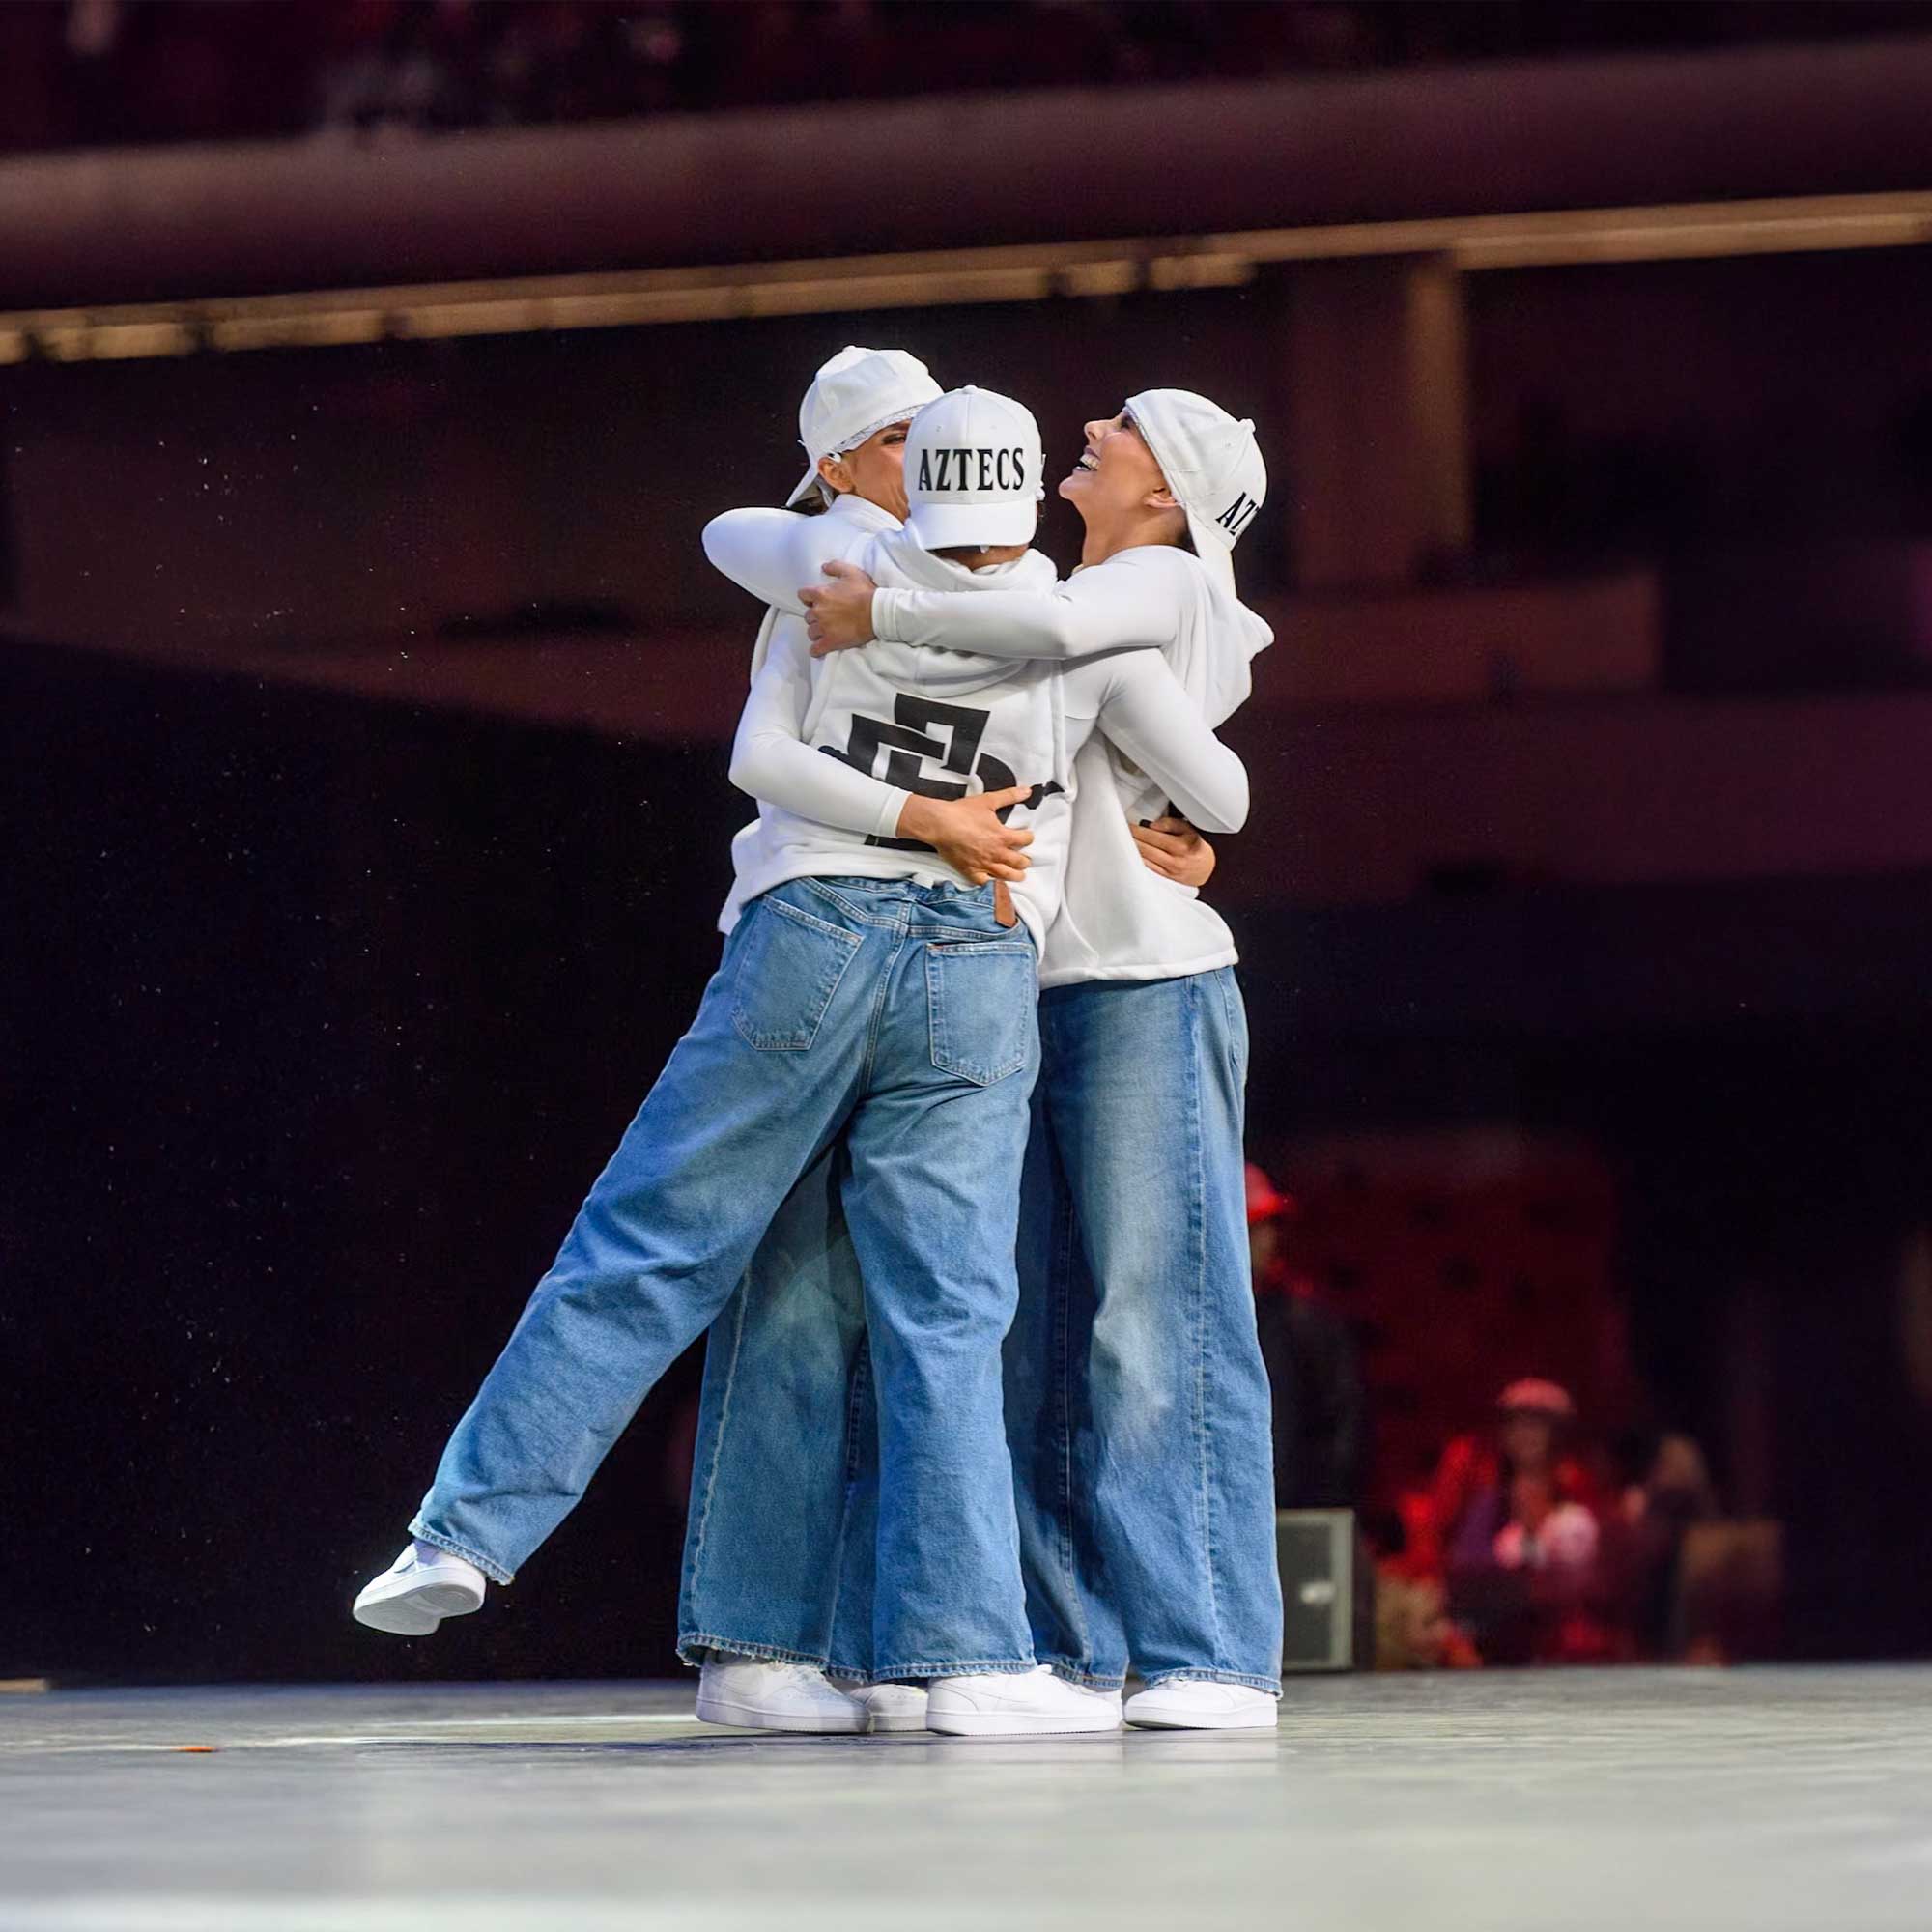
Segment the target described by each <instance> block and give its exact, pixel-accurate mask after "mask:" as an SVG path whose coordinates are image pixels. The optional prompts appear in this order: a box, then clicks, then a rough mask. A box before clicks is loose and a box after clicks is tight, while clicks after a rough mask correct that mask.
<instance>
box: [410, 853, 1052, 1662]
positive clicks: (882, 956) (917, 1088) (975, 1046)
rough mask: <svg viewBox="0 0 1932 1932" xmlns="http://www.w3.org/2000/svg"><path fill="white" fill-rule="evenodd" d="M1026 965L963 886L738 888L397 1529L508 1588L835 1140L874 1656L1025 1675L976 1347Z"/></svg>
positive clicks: (995, 1415) (1016, 1101)
mask: <svg viewBox="0 0 1932 1932" xmlns="http://www.w3.org/2000/svg"><path fill="white" fill-rule="evenodd" d="M1035 974H1036V960H1035V955H1034V948H1033V944H1032V942H1031V940H1030V939H1029V938H1028V937H1027V935H1026V933H1025V931H1024V929H1023V928H1020V927H1013V928H1010V929H1009V928H1006V927H1003V926H1001V925H999V924H998V923H997V922H996V921H995V919H994V915H993V909H992V894H991V891H990V889H983V888H982V889H980V890H979V891H977V892H973V891H967V890H965V889H963V888H958V887H952V886H934V887H921V886H915V885H912V884H910V883H904V882H891V881H888V882H883V883H882V882H880V881H878V880H867V879H798V880H793V881H791V882H790V883H789V884H786V885H783V886H780V887H778V888H776V889H775V890H773V891H772V892H769V893H767V894H765V895H763V896H762V897H760V898H758V899H756V900H754V901H753V904H752V906H751V907H749V908H748V909H747V911H746V913H745V916H744V918H743V919H742V920H741V921H740V923H739V924H738V925H737V927H736V928H735V929H734V930H733V932H732V934H731V937H730V939H729V940H728V942H727V943H726V945H725V957H724V961H723V963H722V965H721V966H720V968H719V970H718V972H717V974H716V975H715V976H714V977H713V979H712V981H711V984H710V985H709V986H708V987H707V988H706V990H705V994H704V999H703V1002H702V1004H701V1005H700V1006H699V1008H698V1012H697V1017H696V1021H695V1022H694V1023H693V1025H692V1028H691V1031H690V1032H689V1033H687V1034H686V1035H685V1037H683V1039H681V1040H680V1041H679V1042H678V1044H677V1046H676V1047H675V1048H674V1049H673V1051H672V1053H671V1056H670V1059H669V1060H668V1062H667V1063H666V1065H665V1068H664V1071H663V1073H662V1074H661V1075H660V1076H659V1078H658V1082H657V1085H656V1086H655V1087H654V1088H653V1089H652V1090H651V1093H650V1094H649V1096H648V1097H647V1098H646V1099H645V1101H644V1104H643V1106H642V1107H641V1108H640V1109H639V1113H638V1116H637V1118H636V1119H635V1120H634V1121H633V1122H631V1125H630V1127H629V1129H628V1130H627V1132H626V1133H625V1135H624V1138H623V1141H622V1142H621V1144H620V1145H619V1147H618V1149H617V1151H616V1153H615V1154H614V1155H613V1156H612V1157H611V1163H610V1165H609V1166H608V1167H607V1168H606V1169H605V1171H604V1173H603V1174H602V1176H600V1177H599V1179H598V1180H597V1183H596V1185H595V1186H594V1187H593V1188H592V1189H591V1191H590V1195H589V1197H588V1199H586V1200H585V1202H584V1204H583V1206H582V1209H581V1210H580V1211H579V1213H578V1216H577V1220H576V1222H575V1224H574V1225H573V1227H572V1228H571V1230H570V1233H569V1235H568V1236H566V1238H565V1240H564V1243H563V1246H562V1248H561V1250H560V1251H559V1253H558V1255H557V1258H556V1261H555V1262H554V1264H553V1265H552V1267H551V1270H550V1272H549V1273H548V1274H546V1275H545V1277H544V1278H543V1280H542V1281H541V1282H540V1283H539V1284H538V1285H537V1289H536V1292H535V1293H534V1294H532V1296H531V1297H530V1301H529V1304H528V1306H527V1307H526V1309H525V1311H524V1315H523V1319H522V1321H520V1322H519V1323H518V1325H517V1328H516V1331H515V1332H514V1333H513V1334H512V1335H511V1337H510V1340H509V1342H508V1344H507V1345H506V1346H505V1348H504V1350H503V1352H502V1354H501V1355H500V1356H498V1358H497V1363H496V1366H495V1367H494V1368H493V1369H492V1370H491V1371H490V1374H489V1376H488V1377H487V1378H485V1380H484V1383H483V1386H482V1389H481V1390H480V1391H479V1393H478V1394H477V1397H476V1400H475V1402H474V1403H473V1404H472V1405H471V1406H470V1408H469V1413H468V1414H467V1415H465V1416H464V1418H463V1420H462V1422H461V1423H460V1424H458V1426H457V1429H456V1433H455V1434H454V1435H452V1436H451V1438H450V1441H449V1445H448V1447H447V1448H446V1449H445V1450H444V1452H443V1456H442V1462H441V1464H440V1467H439V1468H438V1470H437V1475H436V1481H435V1484H434V1485H433V1487H432V1488H431V1490H430V1492H429V1494H428V1495H427V1496H426V1497H424V1499H423V1506H422V1510H421V1513H420V1514H419V1515H418V1516H417V1518H416V1520H415V1521H414V1522H413V1523H412V1525H411V1527H412V1532H413V1533H414V1534H415V1535H417V1536H419V1537H421V1538H422V1539H423V1540H424V1541H425V1542H428V1543H433V1544H436V1545H438V1546H439V1547H440V1548H445V1549H450V1550H454V1551H455V1552H457V1553H458V1554H459V1555H463V1556H467V1557H468V1558H469V1560H470V1561H471V1562H472V1563H475V1564H476V1565H477V1566H478V1568H480V1569H481V1570H482V1571H483V1572H484V1574H485V1575H486V1576H489V1577H494V1578H496V1579H497V1581H498V1582H507V1581H509V1580H510V1578H511V1577H512V1576H513V1575H514V1573H515V1572H516V1570H517V1569H518V1567H519V1566H520V1565H521V1564H522V1562H523V1560H524V1559H525V1557H526V1556H527V1555H528V1554H529V1553H530V1552H531V1551H532V1550H533V1549H535V1548H536V1547H537V1546H538V1545H539V1544H540V1543H542V1541H543V1540H544V1538H545V1537H546V1536H548V1535H549V1534H550V1532H551V1531H552V1530H553V1529H554V1528H555V1527H556V1525H557V1524H558V1523H559V1522H560V1521H561V1520H563V1518H564V1516H565V1515H566V1514H567V1513H568V1512H569V1510H570V1509H571V1507H572V1506H573V1505H574V1504H575V1503H576V1501H577V1499H578V1497H579V1496H581V1495H582V1492H583V1490H584V1488H585V1486H586V1485H587V1484H588V1483H589V1481H590V1478H591V1476H592V1475H593V1474H594V1473H595V1471H596V1469H597V1466H598V1464H599V1463H601V1462H602V1460H603V1458H604V1456H605V1453H606V1452H607V1451H608V1450H609V1449H610V1447H611V1443H612V1442H613V1441H615V1439H616V1438H617V1436H618V1435H619V1434H620V1433H621V1432H622V1430H623V1429H624V1427H625V1425H626V1424H627V1423H628V1422H629V1421H630V1419H631V1416H632V1415H633V1413H634V1412H635V1411H636V1409H637V1406H638V1404H639V1402H640V1401H641V1400H642V1398H643V1396H644V1394H645V1393H646V1391H647V1390H648V1389H649V1388H650V1387H651V1385H652V1384H653V1383H654V1382H655V1381H656V1380H657V1378H659V1377H660V1376H661V1375H662V1374H663V1373H664V1371H665V1369H666V1368H667V1367H668V1365H669V1364H670V1362H671V1361H672V1360H674V1359H675V1357H676V1356H677V1355H678V1354H679V1353H680V1352H681V1351H682V1350H684V1349H685V1348H686V1347H687V1346H688V1345H689V1344H690V1343H691V1342H692V1341H694V1340H695V1339H696V1337H697V1336H698V1335H700V1334H702V1333H703V1332H704V1331H705V1329H706V1328H708V1327H709V1326H710V1325H711V1323H712V1321H714V1319H715V1318H716V1317H717V1315H718V1313H719V1310H720V1309H721V1308H723V1307H724V1305H725V1301H726V1299H727V1297H728V1296H729V1295H730V1293H731V1292H732V1289H733V1288H734V1286H735V1285H736V1284H737V1282H738V1281H739V1279H740V1277H741V1276H742V1275H743V1274H744V1273H745V1270H746V1267H747V1264H749V1263H750V1261H751V1259H752V1256H753V1252H754V1250H755V1249H756V1248H757V1247H758V1244H759V1242H760V1240H761V1238H762V1237H763V1236H765V1233H766V1230H767V1228H768V1227H769V1226H770V1224H771V1222H772V1220H773V1217H774V1216H775V1215H776V1214H777V1213H778V1212H779V1211H780V1209H781V1207H786V1206H787V1205H788V1197H790V1196H792V1193H793V1187H794V1183H795V1182H797V1181H798V1179H799V1178H800V1177H801V1175H803V1174H804V1173H806V1171H807V1170H808V1169H810V1168H811V1167H812V1166H813V1164H814V1163H815V1162H818V1161H819V1160H820V1158H821V1156H822V1155H824V1153H825V1151H826V1150H827V1149H828V1148H830V1147H831V1146H832V1145H833V1143H834V1142H835V1140H837V1139H838V1138H839V1137H840V1136H842V1137H843V1148H844V1163H845V1164H844V1167H843V1171H842V1175H841V1181H842V1184H841V1187H840V1193H841V1196H842V1204H843V1211H844V1217H845V1224H846V1228H847V1230H848V1232H849V1236H850V1240H851V1243H852V1250H853V1254H854V1256H855V1258H856V1260H857V1262H858V1263H859V1264H860V1267H861V1270H862V1274H863V1279H864V1281H865V1284H866V1303H865V1312H866V1321H867V1329H868V1331H869V1337H870V1350H869V1352H870V1357H871V1360H872V1361H873V1362H874V1363H875V1364H876V1379H877V1385H878V1407H879V1416H880V1424H879V1431H878V1447H877V1459H878V1472H879V1473H878V1494H877V1512H876V1515H877V1536H876V1554H877V1573H878V1577H879V1585H878V1587H877V1589H876V1591H875V1593H874V1599H875V1601H874V1606H873V1607H874V1616H873V1620H872V1626H871V1630H870V1643H871V1651H872V1656H873V1659H874V1660H875V1664H876V1668H877V1669H878V1671H879V1674H881V1675H884V1676H894V1675H897V1676H905V1677H913V1676H921V1677H923V1676H931V1675H943V1674H946V1673H949V1672H954V1671H960V1670H1025V1669H1030V1668H1031V1667H1032V1666H1033V1662H1034V1659H1033V1654H1032V1646H1031V1644H1030V1642H1029V1640H1028V1633H1027V1623H1026V1616H1025V1606H1024V1598H1023V1590H1022V1585H1021V1581H1020V1573H1019V1555H1018V1535H1017V1528H1016V1524H1015V1518H1014V1504H1013V1489H1012V1473H1011V1464H1010V1462H1009V1457H1008V1451H1007V1444H1006V1437H1005V1434H1004V1431H1003V1429H1002V1426H1001V1359H1000V1344H1001V1338H1002V1337H1003V1336H1004V1335H1005V1334H1006V1331H1007V1329H1008V1327H1009V1324H1010V1322H1011V1321H1012V1317H1013V1307H1014V1300H1015V1296H1016V1292H1017V1290H1016V1283H1015V1278H1014V1268H1013V1242H1014V1235H1015V1229H1016V1223H1017V1218H1018V1209H1019V1182H1020V1173H1021V1167H1022V1162H1023V1157H1024V1149H1025V1142H1026V1134H1027V1120H1028V1112H1027V1108H1028V1097H1029V1094H1030V1092H1031V1089H1032V1086H1033V1081H1034V1077H1035V1074H1036V1072H1037V1066H1038V1035H1037V1022H1036V1006H1035V996H1034V983H1035ZM806 1198H808V1199H809V1196H808V1197H806Z"/></svg>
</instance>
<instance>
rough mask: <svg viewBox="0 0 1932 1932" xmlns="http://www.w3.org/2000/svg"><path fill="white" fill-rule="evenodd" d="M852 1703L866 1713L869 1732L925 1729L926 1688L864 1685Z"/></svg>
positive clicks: (854, 1693)
mask: <svg viewBox="0 0 1932 1932" xmlns="http://www.w3.org/2000/svg"><path fill="white" fill-rule="evenodd" d="M852 1700H853V1702H854V1703H856V1704H857V1705H858V1706H859V1708H860V1709H861V1710H862V1711H863V1712H865V1714H866V1728H867V1730H868V1731H873V1732H878V1731H923V1730H924V1729H925V1686H924V1685H923V1684H862V1685H860V1686H859V1688H858V1689H857V1690H854V1691H853V1692H852Z"/></svg>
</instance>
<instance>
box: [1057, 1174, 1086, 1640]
mask: <svg viewBox="0 0 1932 1932" xmlns="http://www.w3.org/2000/svg"><path fill="white" fill-rule="evenodd" d="M1054 1157H1055V1158H1056V1159H1058V1153H1057V1151H1054ZM1064 1179H1065V1177H1064V1176H1063V1180H1064ZM1060 1205H1061V1211H1060V1214H1059V1217H1058V1219H1057V1221H1056V1223H1055V1226H1054V1231H1053V1234H1054V1243H1055V1249H1056V1252H1055V1255H1054V1261H1055V1263H1056V1264H1057V1265H1055V1267H1054V1268H1053V1271H1052V1274H1051V1277H1050V1279H1051V1281H1052V1283H1053V1294H1054V1305H1053V1346H1054V1355H1055V1361H1056V1365H1057V1367H1058V1370H1059V1376H1058V1381H1059V1393H1060V1497H1059V1502H1060V1508H1059V1509H1058V1510H1057V1511H1056V1512H1055V1516H1056V1519H1057V1521H1056V1525H1055V1526H1056V1527H1057V1529H1058V1530H1059V1532H1060V1537H1059V1541H1060V1564H1061V1569H1062V1570H1063V1571H1064V1572H1065V1580H1066V1584H1067V1592H1066V1594H1067V1601H1068V1602H1069V1603H1071V1605H1073V1614H1074V1620H1075V1624H1076V1626H1077V1629H1076V1632H1075V1634H1077V1635H1078V1637H1079V1639H1080V1652H1081V1655H1082V1657H1084V1658H1085V1659H1087V1660H1088V1662H1089V1663H1091V1662H1092V1661H1093V1656H1094V1634H1093V1633H1092V1632H1091V1631H1090V1630H1089V1629H1088V1628H1087V1601H1086V1599H1085V1597H1083V1596H1082V1594H1081V1591H1080V1576H1079V1570H1078V1566H1077V1565H1076V1563H1075V1561H1074V1548H1073V1345H1072V1327H1073V1316H1072V1301H1073V1242H1074V1233H1075V1229H1076V1226H1077V1220H1076V1217H1075V1214H1074V1210H1073V1197H1072V1192H1071V1190H1070V1189H1068V1188H1066V1187H1065V1186H1063V1187H1062V1190H1061V1204H1060Z"/></svg>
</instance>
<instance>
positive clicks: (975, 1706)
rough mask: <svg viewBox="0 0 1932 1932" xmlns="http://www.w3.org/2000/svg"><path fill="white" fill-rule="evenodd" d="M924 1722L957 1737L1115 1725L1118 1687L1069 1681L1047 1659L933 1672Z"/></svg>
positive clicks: (1060, 1733) (1048, 1733)
mask: <svg viewBox="0 0 1932 1932" xmlns="http://www.w3.org/2000/svg"><path fill="white" fill-rule="evenodd" d="M925 1727H926V1729H927V1730H929V1731H944V1732H945V1733H946V1734H947V1735H948V1736H950V1737H955V1738H1032V1737H1065V1736H1067V1735H1069V1734H1070V1733H1073V1732H1076V1731H1118V1730H1119V1729H1120V1728H1121V1693H1120V1692H1119V1691H1118V1690H1089V1689H1088V1688H1087V1687H1086V1686H1085V1685H1084V1684H1068V1683H1067V1682H1065V1679H1063V1678H1059V1677H1056V1676H1055V1675H1054V1674H1053V1672H1052V1671H1051V1670H1049V1669H1048V1668H1047V1667H1046V1666H1045V1664H1041V1665H1040V1666H1039V1667H1038V1668H1037V1669H1036V1670H1027V1671H1009V1672H999V1671H984V1672H976V1673H975V1674H974V1675H972V1676H970V1677H935V1678H934V1679H933V1680H932V1689H931V1690H930V1691H929V1692H928V1693H927V1694H926V1699H925Z"/></svg>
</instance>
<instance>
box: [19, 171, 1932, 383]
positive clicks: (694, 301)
mask: <svg viewBox="0 0 1932 1932" xmlns="http://www.w3.org/2000/svg"><path fill="white" fill-rule="evenodd" d="M1928 241H1932V192H1896V193H1886V194H1848V195H1810V196H1803V197H1780V198H1777V199H1773V200H1762V201H1738V202H1694V203H1683V204H1677V205H1672V206H1662V207H1654V208H1595V209H1563V210H1551V211H1548V212H1545V213H1528V214H1488V215H1466V216H1448V217H1440V218H1434V219H1429V220H1420V221H1364V222H1345V223H1329V224H1324V225H1321V226H1316V227H1303V228H1266V229H1252V230H1247V231H1243V232H1236V233H1230V234H1219V235H1201V236H1168V237H1164V238H1144V239H1139V240H1133V241H1078V242H1065V243H1056V244H1050V245H1047V244H1038V243H1027V244H1022V245H1018V246H1008V247H987V248H948V249H929V250H922V251H918V252H913V253H906V254H889V255H848V256H841V257H831V258H826V259H821V260H815V261H814V260H803V261H789V262H765V263H751V264H728V265H723V266H716V267H709V268H689V269H644V270H630V271H626V272H618V273H605V274H577V275H532V276H515V277H506V278H501V279H496V280H487V281H461V282H423V283H413V284H406V285H400V286H395V287H387V288H366V289H327V290H315V291H304V292H301V293H299V294H290V295H267V296H239V297H229V298H206V299H199V300H189V301H172V302H143V303H128V304H121V305H117V306H110V307H89V308H44V309H21V310H14V311H13V312H12V313H0V362H21V361H25V360H28V359H31V358H35V357H40V358H45V359H47V360H51V361H58V362H75V361H115V360H125V359H128V358H141V357H149V356H165V355H192V354H194V353H196V352H197V351H200V350H215V351H224V352H226V351H239V350H247V349H291V348H303V349H313V348H332V347H337V346H340V345H343V344H350V343H367V342H381V341H389V340H422V339H428V338H438V337H451V336H463V335H516V334H524V333H527V332H529V331H532V330H539V329H575V328H618V327H639V326H642V325H648V324H657V323H674V322H719V321H731V320H743V319H748V318H753V317H760V316H781V315H812V314H825V313H833V312H843V311H848V310H849V311H854V312H857V311H863V310H867V309H877V308H954V307H961V306H965V305H968V304H973V303H980V302H1033V301H1051V300H1061V299H1069V298H1070V299H1082V298H1096V297H1108V296H1121V295H1126V294H1131V293H1135V292H1138V291H1143V290H1145V291H1151V292H1155V293H1172V292H1178V291H1181V290H1188V289H1206V288H1235V287H1239V286H1241V285H1242V284H1244V283H1247V282H1250V281H1252V280H1253V279H1254V278H1255V276H1256V275H1257V274H1258V273H1259V272H1260V271H1261V270H1264V269H1267V268H1274V267H1282V266H1289V267H1292V266H1293V265H1295V264H1300V263H1315V262H1333V261H1343V260H1371V259H1375V258H1378V257H1393V256H1429V257H1433V258H1435V259H1436V260H1437V261H1440V262H1443V263H1446V264H1448V265H1449V266H1452V267H1454V268H1456V269H1460V270H1469V271H1472V272H1480V271H1485V270H1506V269H1539V268H1555V267H1568V266H1578V265H1590V264H1598V265H1606V264H1611V263H1629V262H1656V261H1683V260H1690V259H1698V258H1701V259H1706V260H1715V259H1719V258H1722V257H1726V256H1738V255H1766V254H1813V253H1823V252H1830V251H1833V250H1840V249H1867V248H1904V247H1918V246H1922V245H1924V244H1925V243H1926V242H1928Z"/></svg>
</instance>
